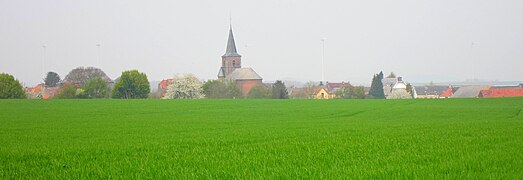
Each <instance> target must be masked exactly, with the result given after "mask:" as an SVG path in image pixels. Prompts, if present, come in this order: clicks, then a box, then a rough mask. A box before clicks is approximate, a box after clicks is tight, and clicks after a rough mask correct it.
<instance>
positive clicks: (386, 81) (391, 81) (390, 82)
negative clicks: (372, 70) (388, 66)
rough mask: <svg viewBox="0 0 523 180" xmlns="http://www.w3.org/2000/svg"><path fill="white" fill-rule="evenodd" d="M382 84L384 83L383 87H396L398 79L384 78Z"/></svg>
mask: <svg viewBox="0 0 523 180" xmlns="http://www.w3.org/2000/svg"><path fill="white" fill-rule="evenodd" d="M381 82H382V83H383V87H385V86H390V87H392V86H394V84H396V83H397V82H398V78H383V79H382V80H381Z"/></svg>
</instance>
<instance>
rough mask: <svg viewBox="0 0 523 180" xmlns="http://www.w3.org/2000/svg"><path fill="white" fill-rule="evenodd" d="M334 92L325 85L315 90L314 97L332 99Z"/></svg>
mask: <svg viewBox="0 0 523 180" xmlns="http://www.w3.org/2000/svg"><path fill="white" fill-rule="evenodd" d="M333 95H334V94H331V93H329V90H327V88H325V87H324V86H320V87H318V88H316V90H315V91H314V94H313V97H314V99H332V98H334V97H333Z"/></svg>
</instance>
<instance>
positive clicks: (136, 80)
mask: <svg viewBox="0 0 523 180" xmlns="http://www.w3.org/2000/svg"><path fill="white" fill-rule="evenodd" d="M150 92H151V87H150V86H149V80H147V75H145V74H144V73H141V72H138V71H137V70H130V71H124V72H122V75H121V76H120V80H119V81H118V82H117V83H116V84H115V85H114V89H113V98H122V99H143V98H147V97H148V96H149V93H150Z"/></svg>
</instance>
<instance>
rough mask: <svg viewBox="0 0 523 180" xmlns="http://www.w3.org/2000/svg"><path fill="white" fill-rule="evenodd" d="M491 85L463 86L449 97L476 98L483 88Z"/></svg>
mask: <svg viewBox="0 0 523 180" xmlns="http://www.w3.org/2000/svg"><path fill="white" fill-rule="evenodd" d="M490 87H491V86H463V87H460V88H459V89H458V90H457V91H456V92H454V93H453V94H452V96H450V97H451V98H477V97H479V94H480V93H481V91H483V90H488V89H490Z"/></svg>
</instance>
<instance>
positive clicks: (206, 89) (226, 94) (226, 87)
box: [202, 79, 243, 98]
mask: <svg viewBox="0 0 523 180" xmlns="http://www.w3.org/2000/svg"><path fill="white" fill-rule="evenodd" d="M202 89H203V94H205V97H206V98H240V97H242V96H243V94H242V91H241V89H240V87H239V86H238V84H236V82H235V81H234V80H226V79H218V80H209V81H207V82H205V84H203V85H202Z"/></svg>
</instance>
